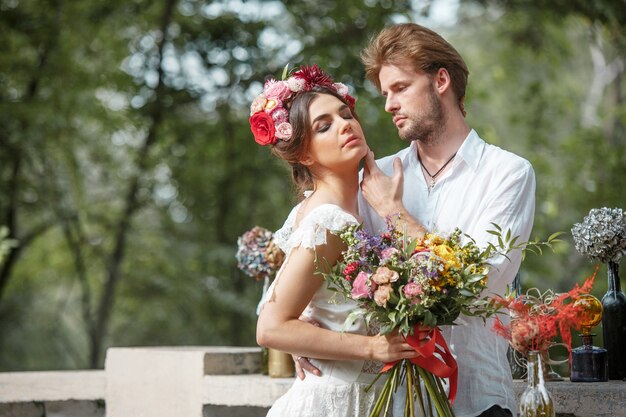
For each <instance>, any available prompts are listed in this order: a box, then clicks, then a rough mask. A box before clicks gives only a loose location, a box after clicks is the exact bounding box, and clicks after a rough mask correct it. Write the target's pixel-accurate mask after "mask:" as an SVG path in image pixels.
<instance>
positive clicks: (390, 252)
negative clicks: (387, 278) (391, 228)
mask: <svg viewBox="0 0 626 417" xmlns="http://www.w3.org/2000/svg"><path fill="white" fill-rule="evenodd" d="M398 252H400V251H399V250H398V249H396V248H387V249H384V250H383V251H382V252H381V253H380V258H381V260H382V261H386V260H387V259H390V258H391V257H392V256H393V255H395V254H396V253H398Z"/></svg>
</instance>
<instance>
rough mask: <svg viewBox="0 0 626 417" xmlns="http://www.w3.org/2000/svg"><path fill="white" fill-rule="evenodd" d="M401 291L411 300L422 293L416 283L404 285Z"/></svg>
mask: <svg viewBox="0 0 626 417" xmlns="http://www.w3.org/2000/svg"><path fill="white" fill-rule="evenodd" d="M403 291H404V295H406V297H407V298H413V297H416V296H418V295H422V294H423V293H424V290H423V288H422V286H421V285H419V284H418V283H416V282H409V283H408V284H406V285H405V286H404V288H403Z"/></svg>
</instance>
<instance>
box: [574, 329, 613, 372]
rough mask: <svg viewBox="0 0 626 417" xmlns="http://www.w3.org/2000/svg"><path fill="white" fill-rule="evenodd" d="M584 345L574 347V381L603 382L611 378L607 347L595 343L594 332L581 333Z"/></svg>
mask: <svg viewBox="0 0 626 417" xmlns="http://www.w3.org/2000/svg"><path fill="white" fill-rule="evenodd" d="M579 336H580V337H581V339H582V341H583V345H582V346H579V347H577V348H576V349H572V373H571V375H570V380H572V382H603V381H607V380H608V379H609V373H608V366H607V365H608V362H607V358H606V349H603V348H601V347H597V346H594V345H593V336H595V335H594V334H591V333H589V334H580V335H579Z"/></svg>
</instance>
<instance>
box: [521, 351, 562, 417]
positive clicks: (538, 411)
mask: <svg viewBox="0 0 626 417" xmlns="http://www.w3.org/2000/svg"><path fill="white" fill-rule="evenodd" d="M541 356H542V355H541V352H538V351H530V352H528V362H527V365H526V366H527V369H528V371H527V372H528V386H527V387H526V389H525V390H524V392H523V393H522V395H521V397H520V399H519V416H520V417H555V412H554V403H553V401H552V397H551V396H550V393H549V392H548V390H547V388H546V386H545V383H544V379H543V359H542V357H541Z"/></svg>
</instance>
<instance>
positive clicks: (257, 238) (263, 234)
mask: <svg viewBox="0 0 626 417" xmlns="http://www.w3.org/2000/svg"><path fill="white" fill-rule="evenodd" d="M273 237H274V234H273V233H272V232H271V231H269V230H267V229H266V228H264V227H260V226H255V227H253V228H252V229H250V230H248V231H247V232H245V233H244V234H243V235H241V236H240V237H239V238H238V239H237V254H236V255H235V258H236V259H237V267H238V268H239V269H240V270H242V271H243V272H244V273H245V274H246V275H248V276H251V277H252V278H254V279H256V280H257V281H259V280H261V279H264V278H269V277H271V276H273V275H274V274H275V273H276V271H277V270H278V268H280V265H281V264H282V262H283V258H284V256H285V255H284V253H283V252H282V251H281V250H280V248H278V246H276V244H275V243H274V241H273Z"/></svg>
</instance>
